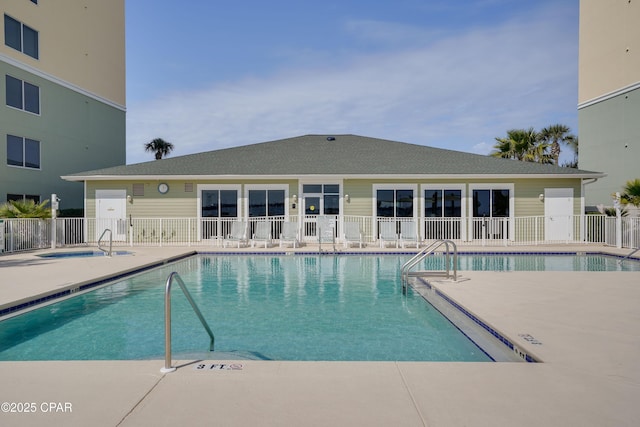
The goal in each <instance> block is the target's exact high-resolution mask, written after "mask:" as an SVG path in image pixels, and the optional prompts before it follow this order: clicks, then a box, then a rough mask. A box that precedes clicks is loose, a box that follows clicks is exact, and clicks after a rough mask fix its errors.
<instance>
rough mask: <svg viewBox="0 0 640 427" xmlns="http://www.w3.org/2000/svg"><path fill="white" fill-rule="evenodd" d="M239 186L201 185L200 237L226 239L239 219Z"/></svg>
mask: <svg viewBox="0 0 640 427" xmlns="http://www.w3.org/2000/svg"><path fill="white" fill-rule="evenodd" d="M239 191H240V187H239V186H230V185H227V186H225V185H220V186H218V185H206V184H205V185H199V186H198V194H199V195H200V217H201V221H200V224H199V226H200V236H201V237H202V238H203V239H215V238H218V239H219V238H224V237H225V236H227V235H228V234H229V233H230V232H231V224H232V222H233V221H234V220H235V218H237V217H238V193H239Z"/></svg>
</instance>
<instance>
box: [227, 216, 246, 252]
mask: <svg viewBox="0 0 640 427" xmlns="http://www.w3.org/2000/svg"><path fill="white" fill-rule="evenodd" d="M227 243H234V244H237V245H238V247H240V246H241V245H246V244H247V223H246V222H245V221H234V222H232V223H231V233H229V234H227V236H226V237H225V238H224V240H223V241H222V247H223V248H226V247H227Z"/></svg>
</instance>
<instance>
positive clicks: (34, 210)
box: [0, 199, 51, 218]
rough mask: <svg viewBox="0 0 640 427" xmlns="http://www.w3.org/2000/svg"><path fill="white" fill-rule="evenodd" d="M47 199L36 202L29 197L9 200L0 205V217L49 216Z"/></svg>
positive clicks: (49, 210)
mask: <svg viewBox="0 0 640 427" xmlns="http://www.w3.org/2000/svg"><path fill="white" fill-rule="evenodd" d="M48 203H49V200H45V201H44V202H42V203H36V202H34V201H33V200H31V199H26V200H10V201H8V202H7V203H5V204H4V205H2V206H0V218H51V209H50V208H48V207H47V204H48Z"/></svg>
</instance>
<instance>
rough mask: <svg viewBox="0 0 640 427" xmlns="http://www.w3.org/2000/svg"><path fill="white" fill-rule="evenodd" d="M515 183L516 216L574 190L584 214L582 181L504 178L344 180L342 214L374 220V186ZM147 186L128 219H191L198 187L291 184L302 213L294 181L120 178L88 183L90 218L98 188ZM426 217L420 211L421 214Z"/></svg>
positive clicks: (129, 206) (577, 209)
mask: <svg viewBox="0 0 640 427" xmlns="http://www.w3.org/2000/svg"><path fill="white" fill-rule="evenodd" d="M160 182H166V183H167V184H168V185H169V188H170V190H169V192H168V193H167V194H160V193H159V192H158V190H157V187H158V184H159V183H160ZM186 183H191V184H193V191H192V192H186V191H185V184H186ZM483 183H484V184H500V183H504V184H505V185H506V184H512V185H513V186H514V196H515V212H513V214H514V216H519V217H520V216H539V215H544V202H541V201H540V199H539V197H538V196H539V195H540V194H544V190H545V188H572V189H573V197H574V213H575V214H579V213H580V207H581V200H580V197H581V194H580V191H581V180H580V179H518V180H500V179H486V180H473V181H469V182H465V181H463V180H455V179H452V180H447V179H438V180H427V179H425V180H416V181H407V180H406V179H402V180H400V179H399V180H392V179H389V180H382V179H370V180H364V179H346V180H344V184H343V188H342V194H343V195H346V194H348V195H349V198H350V201H349V202H346V201H345V202H344V204H343V206H344V210H343V214H344V215H354V216H372V215H374V213H375V211H374V209H373V203H372V197H373V196H374V190H373V188H374V185H376V184H378V185H379V184H389V185H399V184H407V185H414V186H417V188H418V194H417V197H418V198H420V197H422V194H421V192H420V188H421V187H420V186H421V185H422V184H429V185H432V184H441V185H442V186H443V188H444V187H446V186H447V185H460V184H464V185H465V193H466V197H467V198H470V197H471V193H470V191H469V185H470V184H471V185H478V184H480V185H481V184H483ZM134 184H143V185H144V196H133V202H132V203H127V215H132V216H133V217H137V218H159V217H165V218H178V217H185V218H186V217H192V218H195V217H197V216H198V201H197V198H198V185H202V184H208V185H216V184H219V185H229V184H233V185H240V186H241V189H240V191H241V193H240V196H241V197H244V195H245V187H246V186H247V185H255V184H259V185H264V184H271V185H288V187H289V197H290V198H291V197H292V196H293V195H294V194H295V195H297V196H298V204H297V207H296V209H292V208H291V200H289V215H291V216H295V215H298V213H299V209H300V206H301V205H300V202H301V200H300V194H299V193H298V190H299V183H298V181H296V180H283V181H279V180H272V179H270V180H264V181H263V180H240V181H228V180H203V181H192V180H189V181H184V180H162V181H160V180H147V181H142V180H132V181H125V180H116V181H89V182H88V183H87V195H86V197H87V207H86V215H87V217H90V218H91V217H95V194H96V190H97V189H112V190H115V189H124V190H126V191H127V194H129V195H133V185H134ZM469 205H470V203H467V209H469ZM418 206H419V207H420V208H421V207H422V204H421V203H420V202H419V204H418ZM240 209H241V210H240V212H241V214H242V213H244V206H240ZM421 214H422V213H421V212H419V215H421Z"/></svg>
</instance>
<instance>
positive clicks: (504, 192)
mask: <svg viewBox="0 0 640 427" xmlns="http://www.w3.org/2000/svg"><path fill="white" fill-rule="evenodd" d="M473 216H474V217H476V218H477V217H484V218H504V217H508V216H509V190H508V189H496V190H473Z"/></svg>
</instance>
